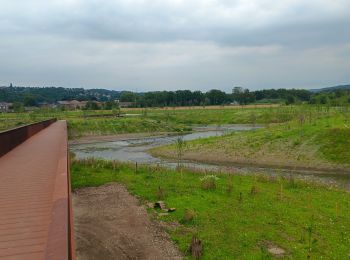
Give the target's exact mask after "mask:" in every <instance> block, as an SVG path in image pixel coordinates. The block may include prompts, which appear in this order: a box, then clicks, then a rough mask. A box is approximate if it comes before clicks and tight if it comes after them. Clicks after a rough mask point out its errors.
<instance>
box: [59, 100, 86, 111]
mask: <svg viewBox="0 0 350 260" xmlns="http://www.w3.org/2000/svg"><path fill="white" fill-rule="evenodd" d="M57 103H58V106H60V107H64V108H65V109H68V110H70V109H82V108H84V107H85V106H86V103H87V101H78V100H64V101H58V102H57Z"/></svg>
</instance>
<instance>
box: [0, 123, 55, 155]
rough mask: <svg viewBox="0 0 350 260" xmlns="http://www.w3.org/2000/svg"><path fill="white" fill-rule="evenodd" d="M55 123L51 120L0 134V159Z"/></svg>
mask: <svg viewBox="0 0 350 260" xmlns="http://www.w3.org/2000/svg"><path fill="white" fill-rule="evenodd" d="M56 121H57V119H56V118H52V119H49V120H45V121H41V122H37V123H34V124H30V125H25V126H21V127H17V128H13V129H10V130H7V131H4V132H0V157H1V156H3V155H4V154H6V153H8V152H9V151H11V150H12V149H13V148H15V147H16V146H18V145H20V144H21V143H23V142H24V141H25V140H27V139H28V138H30V137H32V136H33V135H35V134H36V133H38V132H40V131H41V130H43V129H44V128H46V127H48V126H49V125H51V124H52V123H54V122H56Z"/></svg>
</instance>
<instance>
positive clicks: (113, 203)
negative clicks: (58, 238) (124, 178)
mask: <svg viewBox="0 0 350 260" xmlns="http://www.w3.org/2000/svg"><path fill="white" fill-rule="evenodd" d="M73 210H74V231H75V239H76V253H77V259H182V258H183V257H182V254H181V252H180V251H179V250H178V249H177V247H176V246H175V244H174V243H173V242H172V241H171V239H170V237H169V235H168V234H167V233H166V232H165V231H164V228H163V227H162V226H161V225H160V224H158V223H157V222H155V221H151V220H150V219H149V216H148V215H147V211H146V209H145V207H144V206H142V205H140V202H139V201H138V199H137V198H135V197H134V196H132V195H130V194H129V193H128V191H127V190H126V188H125V187H124V186H122V185H120V184H117V183H110V184H106V185H102V186H100V187H91V188H83V189H77V190H76V191H75V192H74V193H73Z"/></svg>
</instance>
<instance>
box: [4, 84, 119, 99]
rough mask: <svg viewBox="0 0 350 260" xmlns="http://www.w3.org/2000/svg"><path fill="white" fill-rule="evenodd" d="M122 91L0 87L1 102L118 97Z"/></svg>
mask: <svg viewBox="0 0 350 260" xmlns="http://www.w3.org/2000/svg"><path fill="white" fill-rule="evenodd" d="M121 93H122V91H115V90H107V89H83V88H61V87H42V88H37V87H12V86H10V87H0V102H26V101H27V103H28V101H33V102H34V103H44V102H46V103H55V102H57V101H59V100H73V99H76V100H97V101H109V100H114V99H118V98H119V97H120V95H121Z"/></svg>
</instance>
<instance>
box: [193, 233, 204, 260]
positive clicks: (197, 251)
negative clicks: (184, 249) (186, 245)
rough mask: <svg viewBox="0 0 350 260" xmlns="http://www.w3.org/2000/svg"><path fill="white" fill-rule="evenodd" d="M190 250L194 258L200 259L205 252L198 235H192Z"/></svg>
mask: <svg viewBox="0 0 350 260" xmlns="http://www.w3.org/2000/svg"><path fill="white" fill-rule="evenodd" d="M190 251H191V254H192V257H193V258H194V259H199V258H200V257H201V256H202V254H203V246H202V241H200V240H199V239H198V238H197V237H196V236H193V237H192V241H191V245H190Z"/></svg>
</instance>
